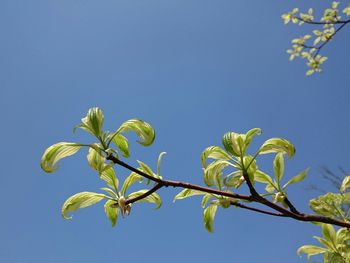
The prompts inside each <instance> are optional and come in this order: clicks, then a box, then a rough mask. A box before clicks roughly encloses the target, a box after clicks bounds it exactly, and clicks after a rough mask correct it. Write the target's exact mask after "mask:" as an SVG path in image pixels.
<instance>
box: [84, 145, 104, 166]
mask: <svg viewBox="0 0 350 263" xmlns="http://www.w3.org/2000/svg"><path fill="white" fill-rule="evenodd" d="M94 145H95V146H96V147H93V148H92V147H90V149H89V153H88V155H87V156H86V157H87V160H88V162H89V165H90V167H91V168H92V169H94V170H96V171H98V172H101V171H102V170H103V169H104V168H105V161H106V158H105V157H104V156H103V155H102V152H101V150H100V149H99V148H98V147H97V144H94ZM96 149H99V150H98V151H97V150H96Z"/></svg>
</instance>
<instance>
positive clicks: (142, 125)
mask: <svg viewBox="0 0 350 263" xmlns="http://www.w3.org/2000/svg"><path fill="white" fill-rule="evenodd" d="M128 131H132V132H135V133H136V134H137V136H138V137H139V138H140V141H137V142H138V143H140V144H141V145H143V146H149V145H151V144H152V143H153V141H154V138H155V131H154V129H153V128H152V126H151V125H150V124H149V123H147V122H144V121H142V120H138V119H132V120H128V121H126V122H124V123H123V124H122V125H121V126H120V127H119V129H118V130H117V132H116V133H122V132H128Z"/></svg>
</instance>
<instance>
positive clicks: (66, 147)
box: [40, 142, 83, 173]
mask: <svg viewBox="0 0 350 263" xmlns="http://www.w3.org/2000/svg"><path fill="white" fill-rule="evenodd" d="M82 146H83V145H82V144H78V143H71V142H59V143H56V144H54V145H51V146H50V147H49V148H47V149H46V151H45V152H44V154H43V156H42V157H41V163H40V166H41V169H43V170H44V171H45V172H47V173H52V172H54V171H56V170H57V168H58V166H55V164H56V163H57V162H58V161H59V160H61V159H62V158H65V157H68V156H71V155H73V154H75V153H76V152H77V151H79V149H80V148H81V147H82Z"/></svg>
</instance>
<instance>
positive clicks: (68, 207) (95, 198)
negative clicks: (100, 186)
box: [62, 192, 106, 219]
mask: <svg viewBox="0 0 350 263" xmlns="http://www.w3.org/2000/svg"><path fill="white" fill-rule="evenodd" d="M104 198H106V196H105V195H104V194H98V193H93V192H81V193H77V194H75V195H72V196H71V197H69V198H68V199H67V200H66V201H65V202H64V204H63V206H62V216H63V217H64V218H65V219H71V218H72V217H68V216H67V214H68V213H69V212H74V211H76V210H78V209H80V208H84V207H87V206H91V205H93V204H96V203H98V202H100V201H101V200H102V199H104Z"/></svg>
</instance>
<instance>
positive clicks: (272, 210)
mask: <svg viewBox="0 0 350 263" xmlns="http://www.w3.org/2000/svg"><path fill="white" fill-rule="evenodd" d="M103 122H104V115H103V112H102V110H101V109H99V108H97V107H95V108H91V109H90V110H89V111H88V113H87V115H86V117H84V118H83V119H82V123H81V124H79V125H78V126H77V128H81V129H83V130H85V131H87V132H88V133H90V134H92V135H93V136H94V137H95V139H96V140H97V142H94V143H90V144H81V143H70V142H60V143H56V144H54V145H52V146H50V147H48V149H47V150H46V151H45V152H44V154H43V156H42V159H41V167H42V169H43V170H44V171H45V172H47V173H51V172H54V171H55V170H56V169H57V165H56V164H57V162H59V161H60V160H61V159H63V158H65V157H68V156H71V155H73V154H75V153H76V152H78V151H79V150H80V149H81V148H83V147H84V148H87V149H88V151H87V160H88V164H89V166H90V167H91V169H93V170H94V171H96V172H97V173H98V175H99V178H100V179H102V180H103V181H104V182H105V184H106V187H104V188H101V190H102V191H103V192H104V193H97V192H81V193H77V194H74V195H73V196H71V197H69V198H68V199H67V200H66V201H65V202H64V204H63V206H62V216H63V217H64V218H66V219H70V218H71V217H69V216H68V214H69V213H72V212H75V211H77V210H78V209H81V208H85V207H88V206H91V205H93V204H96V203H98V202H100V201H102V200H104V201H105V204H104V211H105V214H106V216H107V218H108V219H109V220H110V222H111V224H112V226H115V225H116V224H117V220H118V216H119V214H121V215H122V216H123V217H125V216H127V215H129V214H130V212H131V208H132V204H133V203H136V202H148V203H154V204H155V205H156V208H159V207H160V206H161V203H162V201H161V198H160V196H159V195H158V194H157V193H156V192H157V190H158V189H160V188H161V187H165V186H173V187H180V188H183V190H182V191H180V192H179V193H178V194H177V195H176V196H175V197H174V201H176V200H181V199H185V198H188V197H191V196H198V195H200V196H202V201H201V206H202V207H203V209H204V210H203V220H204V226H205V228H206V229H207V230H208V231H209V232H213V230H214V218H215V215H216V213H217V212H218V208H223V209H227V208H229V207H235V208H242V209H248V210H251V211H255V212H257V213H263V214H267V215H271V216H278V217H290V218H293V219H295V220H299V221H307V222H314V223H316V224H318V225H320V226H321V228H322V234H323V237H315V238H316V239H317V240H318V241H319V242H320V243H321V245H323V246H322V247H318V246H315V245H305V246H302V247H301V248H299V250H298V254H301V253H305V254H307V255H308V257H310V256H313V255H316V254H323V256H324V262H349V259H350V247H349V245H350V244H349V239H350V232H349V231H348V228H349V227H350V222H349V221H350V217H349V211H350V210H349V207H350V206H349V205H350V193H349V192H348V189H349V188H350V176H347V177H346V178H345V179H344V181H343V182H342V185H341V187H340V192H339V193H327V194H326V195H323V196H320V197H318V198H315V199H312V200H311V201H310V207H311V209H312V210H313V211H314V212H315V213H316V214H313V215H309V214H304V213H301V212H299V211H298V210H297V209H296V208H295V207H294V205H293V204H292V202H291V201H290V199H289V197H288V193H287V189H288V188H289V187H290V186H291V185H293V184H297V183H299V182H300V181H302V180H303V179H304V178H305V177H306V176H307V173H308V169H306V170H303V171H301V172H300V173H299V174H297V175H295V176H294V177H292V178H289V179H285V176H284V174H285V172H284V171H285V164H286V161H287V160H288V159H290V158H292V157H293V156H294V154H295V147H294V146H293V144H292V143H291V142H290V141H288V140H286V139H283V138H271V139H268V140H266V141H265V142H264V143H263V144H262V145H261V146H260V147H259V148H258V149H257V150H255V151H253V153H252V154H251V153H249V150H250V146H251V143H252V141H253V139H254V137H255V136H258V135H260V134H261V129H259V128H254V129H251V130H249V131H248V132H246V133H242V134H240V133H236V132H228V133H226V134H224V135H223V138H222V147H220V146H209V147H207V148H206V149H205V150H204V151H203V152H202V154H201V163H202V168H203V179H204V183H205V184H206V186H207V187H204V186H198V185H193V184H190V183H186V182H176V181H169V180H165V179H163V177H162V176H161V175H160V163H161V160H162V157H163V156H164V154H165V153H164V152H163V153H161V154H160V155H159V157H158V161H157V169H156V172H154V171H153V170H152V168H151V167H150V166H149V165H147V164H146V163H144V162H142V161H138V165H139V167H138V168H134V167H132V166H130V165H128V164H126V163H124V162H123V161H121V159H120V157H121V156H122V157H124V158H128V157H129V156H130V149H129V143H128V139H127V137H125V136H124V133H126V132H129V131H131V132H134V133H136V135H137V136H138V137H139V138H140V140H139V141H138V142H139V143H140V145H142V146H149V145H151V144H152V143H153V141H154V139H155V131H154V129H153V128H152V126H151V125H150V124H149V123H147V122H144V121H142V120H137V119H132V120H128V121H126V122H124V123H122V124H121V126H120V127H119V128H118V129H117V130H116V131H115V132H109V131H104V130H103ZM265 154H274V160H273V163H272V168H273V175H269V174H267V173H266V172H265V171H263V170H261V169H260V168H259V166H258V159H259V158H260V157H261V156H263V155H265ZM115 165H120V166H123V167H125V168H127V169H128V170H130V171H131V173H130V174H129V176H127V177H126V178H125V179H124V181H123V182H122V183H120V180H121V178H120V177H119V176H117V174H116V172H115V169H114V168H115ZM135 183H141V184H139V185H144V186H143V187H142V188H141V189H138V190H136V191H133V192H130V193H128V192H129V188H130V186H132V185H134V184H135ZM256 184H262V185H263V186H264V189H265V190H264V192H263V193H258V192H257V189H256V187H255V185H256ZM120 185H121V187H120ZM242 185H246V186H247V187H248V189H249V192H250V195H242V194H239V193H237V191H238V189H239V188H240V187H241V186H242ZM252 204H255V205H258V207H257V206H251V205H252ZM261 207H263V208H268V209H267V210H265V209H262V208H261ZM332 225H334V226H338V227H341V228H339V229H338V230H335V229H334V227H333V226H332Z"/></svg>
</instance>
